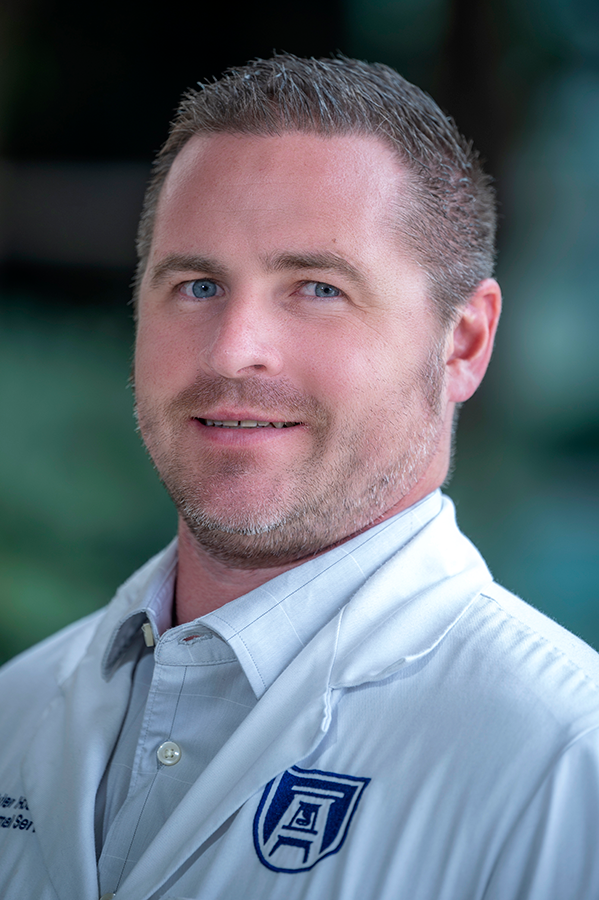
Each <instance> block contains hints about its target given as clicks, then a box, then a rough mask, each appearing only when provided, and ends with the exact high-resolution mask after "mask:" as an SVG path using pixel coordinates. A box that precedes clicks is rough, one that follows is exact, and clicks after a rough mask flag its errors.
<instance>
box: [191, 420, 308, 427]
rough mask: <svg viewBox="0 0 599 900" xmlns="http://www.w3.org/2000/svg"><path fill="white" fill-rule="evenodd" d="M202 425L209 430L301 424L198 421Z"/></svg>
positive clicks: (254, 421)
mask: <svg viewBox="0 0 599 900" xmlns="http://www.w3.org/2000/svg"><path fill="white" fill-rule="evenodd" d="M198 422H201V423H202V425H206V426H207V427H208V428H293V427H294V426H295V425H299V424H301V423H300V422H258V421H256V420H254V419H238V420H218V419H198Z"/></svg>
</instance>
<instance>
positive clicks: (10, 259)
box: [0, 0, 599, 659]
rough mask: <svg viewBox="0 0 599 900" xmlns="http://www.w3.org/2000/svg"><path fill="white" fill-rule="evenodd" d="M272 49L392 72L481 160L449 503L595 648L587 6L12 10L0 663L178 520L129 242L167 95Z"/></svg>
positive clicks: (597, 257)
mask: <svg viewBox="0 0 599 900" xmlns="http://www.w3.org/2000/svg"><path fill="white" fill-rule="evenodd" d="M273 49H276V50H288V51H291V52H294V53H298V54H300V55H313V56H320V55H328V54H329V53H331V52H333V51H336V50H341V51H342V52H344V53H347V54H349V55H353V56H358V57H361V58H364V59H369V60H378V61H381V62H386V63H389V64H391V65H393V66H395V67H396V68H398V69H399V71H400V72H402V74H404V75H405V76H406V77H408V78H410V79H411V80H414V81H416V82H417V83H418V84H420V85H421V86H422V87H424V88H425V89H426V90H428V91H429V92H430V93H431V94H432V95H433V96H434V97H435V99H436V100H437V101H438V102H439V103H440V105H441V106H442V107H443V108H444V109H446V110H447V111H448V112H450V113H451V114H452V115H453V116H454V118H455V119H456V120H457V122H458V124H459V125H460V127H461V129H462V130H463V131H464V132H465V133H466V134H467V136H468V137H470V138H472V139H473V140H474V143H475V144H476V146H477V147H478V148H479V149H480V151H481V154H482V156H483V157H484V158H485V159H486V161H487V167H488V169H489V170H490V171H491V173H492V174H493V175H494V177H495V179H496V182H497V188H498V194H499V199H500V203H501V233H500V262H499V267H498V276H499V278H500V281H501V282H502V286H503V289H504V295H505V312H504V316H503V319H502V323H501V326H500V333H499V338H498V342H497V349H496V355H495V358H494V361H493V363H492V366H491V369H490V372H489V374H488V376H487V379H486V381H485V384H484V385H483V387H482V389H481V390H480V392H479V394H478V395H477V396H476V397H475V398H474V399H473V400H471V401H470V402H469V403H468V404H467V405H466V407H465V408H464V410H463V412H462V417H461V423H460V430H459V437H458V452H457V459H456V470H455V474H454V477H453V480H452V482H451V485H450V487H449V493H450V494H451V496H452V497H453V498H454V500H455V501H456V504H457V508H458V519H459V522H460V524H461V526H462V528H463V530H464V531H465V532H466V533H467V534H468V535H469V536H470V537H471V538H472V539H473V540H474V541H475V542H476V543H477V544H478V546H479V547H480V549H481V550H482V551H483V553H484V554H485V556H486V558H487V561H488V563H489V565H490V567H491V569H492V571H493V573H494V575H495V576H496V578H497V579H498V580H500V581H502V582H503V583H504V584H505V585H506V586H507V587H508V588H510V589H512V590H514V591H516V592H517V593H519V594H520V595H521V596H523V597H524V598H525V599H526V600H528V601H529V602H531V603H533V604H534V605H535V606H537V607H539V608H540V609H542V610H544V611H546V612H547V613H549V614H550V615H552V616H553V617H554V618H556V619H558V621H560V622H562V623H563V624H565V625H566V626H567V627H569V628H570V629H571V630H573V631H574V632H576V633H577V634H579V635H581V636H582V637H584V638H585V639H586V640H587V641H589V642H590V643H591V644H593V645H594V646H595V647H598V648H599V611H598V603H597V600H598V599H599V598H598V587H597V585H598V583H599V514H598V500H599V465H598V461H599V459H598V458H599V353H598V352H597V349H596V345H597V335H598V333H599V303H598V299H599V298H598V293H599V291H598V287H597V283H598V274H599V272H598V267H599V6H598V4H597V3H596V2H595V0H592V2H589V0H542V2H541V0H479V2H475V0H387V2H383V0H371V2H365V0H345V2H341V0H337V2H329V0H321V2H319V3H318V4H317V3H316V2H313V0H307V2H304V3H302V4H301V5H300V4H297V5H294V4H291V5H290V6H288V7H287V11H286V12H283V11H282V10H281V8H280V4H279V3H274V2H272V0H269V2H265V3H261V4H259V6H256V5H251V6H250V5H248V6H247V8H246V9H245V11H244V10H243V9H241V10H240V12H239V13H236V14H235V17H233V16H232V14H231V10H230V9H228V8H226V7H224V6H223V8H222V9H221V10H219V9H212V11H211V20H210V27H208V26H207V24H206V22H205V20H204V16H203V13H202V8H201V7H199V6H198V8H197V10H196V11H195V12H190V11H189V9H188V8H185V10H184V8H183V7H180V8H179V7H178V6H177V3H176V2H175V3H174V4H171V5H170V6H169V7H168V10H163V11H162V12H161V13H160V19H159V20H157V19H156V18H154V17H152V16H150V15H149V13H148V11H147V5H146V4H145V3H144V4H143V5H142V3H141V0H135V2H129V3H127V2H125V3H123V2H122V0H121V2H119V3H117V2H116V0H106V2H105V3H103V4H102V6H101V7H98V6H95V7H94V6H90V7H88V8H87V11H86V10H85V9H83V8H82V7H81V6H80V4H79V3H75V2H74V0H55V2H50V0H4V3H3V5H2V6H1V7H0V204H1V210H2V218H1V219H0V261H1V262H2V267H3V276H2V283H1V287H0V376H1V378H0V415H1V422H2V441H1V444H0V513H1V518H0V539H1V540H0V658H1V659H7V658H9V657H10V656H12V655H13V654H14V653H16V652H18V651H20V650H22V649H24V648H25V647H27V646H29V645H30V644H32V643H34V642H35V641H37V640H39V639H40V638H42V637H44V636H45V635H47V634H49V633H51V632H52V631H54V630H56V629H57V628H59V627H61V626H62V625H64V624H67V623H68V622H70V621H72V620H73V619H75V618H78V617H79V616H81V615H84V614H85V613H87V612H89V611H91V610H93V609H95V608H97V607H98V606H100V605H102V604H104V603H106V602H107V601H108V600H109V599H110V597H111V596H112V594H113V592H114V590H115V588H116V587H117V585H118V584H119V583H120V582H121V581H122V580H124V579H125V578H126V577H127V576H128V575H129V574H130V572H131V571H132V570H133V569H134V568H135V567H137V566H138V565H141V564H142V563H143V562H144V560H145V559H146V558H147V557H148V556H149V555H150V554H151V553H154V552H155V551H157V550H158V549H160V547H161V546H162V545H163V544H164V543H165V542H166V541H168V540H169V539H170V537H171V536H172V534H173V533H174V527H175V516H174V513H173V511H172V509H171V506H170V502H169V500H168V498H167V497H166V495H165V494H164V492H163V489H162V488H161V487H160V485H159V483H158V481H157V479H156V477H155V475H154V473H153V471H152V468H151V465H150V463H149V462H148V460H147V458H146V456H145V453H144V451H143V449H142V447H141V444H140V442H139V439H138V437H137V435H136V434H135V431H134V423H133V418H132V413H131V407H132V400H131V394H130V390H129V387H128V379H129V371H130V365H131V347H132V339H133V328H132V320H131V310H130V307H129V305H128V300H129V282H130V279H131V274H132V270H133V266H134V252H133V240H134V232H135V223H136V219H137V216H138V213H139V208H140V204H141V198H142V194H143V189H144V184H145V180H146V178H147V174H148V169H149V164H150V161H151V159H152V156H153V154H154V153H155V151H156V150H157V149H158V147H159V146H160V144H161V142H162V140H163V139H164V137H165V135H166V125H167V122H168V120H169V118H170V117H171V115H172V111H173V109H174V108H175V106H176V104H177V101H178V98H179V96H180V94H181V92H182V91H183V90H184V89H185V88H186V87H188V86H190V85H193V84H194V83H195V82H197V81H198V80H200V79H205V78H209V77H212V76H214V75H218V74H219V73H220V72H221V71H222V70H223V69H224V68H225V67H227V66H230V65H235V64H239V63H243V62H244V61H245V60H246V59H248V58H251V57H254V56H269V55H270V54H271V53H272V51H273Z"/></svg>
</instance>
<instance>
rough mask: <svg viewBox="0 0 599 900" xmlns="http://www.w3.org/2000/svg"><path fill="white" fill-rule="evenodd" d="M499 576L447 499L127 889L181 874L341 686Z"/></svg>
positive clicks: (222, 756)
mask: <svg viewBox="0 0 599 900" xmlns="http://www.w3.org/2000/svg"><path fill="white" fill-rule="evenodd" d="M491 580H492V579H491V575H490V573H489V571H488V569H487V567H486V565H485V563H484V561H483V560H482V558H481V557H480V555H479V553H478V552H477V550H476V549H475V548H474V547H473V545H472V544H471V543H470V542H469V541H468V540H467V539H466V538H465V537H464V536H463V535H462V534H461V533H460V532H459V531H458V529H457V526H456V524H455V518H454V509H453V504H452V503H451V501H449V500H447V499H444V502H443V508H442V511H441V513H440V514H439V515H438V516H437V517H436V518H435V519H433V520H432V521H431V522H430V523H429V524H428V525H427V526H426V527H425V528H424V529H423V530H422V531H421V532H419V534H417V535H416V537H414V538H413V540H412V541H410V542H409V543H408V544H407V545H406V546H405V547H404V548H402V549H401V550H400V551H399V552H398V553H397V554H396V555H395V556H394V557H393V558H392V559H391V560H390V561H389V562H388V563H387V564H386V565H384V566H383V567H382V568H381V569H380V570H379V571H378V572H376V573H375V575H373V576H372V577H371V578H370V579H369V580H368V581H367V582H366V583H365V584H364V586H363V587H362V588H361V589H360V590H359V591H358V592H357V593H356V595H355V596H354V598H353V599H352V600H351V601H350V602H349V603H348V604H347V606H346V607H344V609H343V610H341V612H340V613H339V614H338V615H337V616H335V617H334V619H332V620H331V621H330V622H329V623H328V624H327V625H326V626H325V627H324V628H323V629H322V630H321V631H320V632H319V633H318V634H317V635H316V637H315V638H314V639H313V641H312V642H311V643H310V644H309V645H308V646H307V647H306V648H305V649H304V650H302V651H301V652H300V653H299V654H298V656H296V657H295V659H294V660H293V661H292V663H291V664H290V665H289V666H288V668H287V669H286V670H285V671H284V672H283V673H282V674H281V675H280V677H279V678H278V679H277V680H276V681H275V682H274V684H273V685H272V686H271V687H270V688H269V690H268V691H267V692H266V693H265V694H264V696H263V697H262V699H261V700H260V702H259V703H258V704H257V705H256V706H255V707H254V709H253V710H252V711H251V712H250V714H249V715H248V717H247V718H246V719H245V720H244V722H243V723H242V724H241V726H240V727H239V728H238V729H237V731H236V732H235V733H234V734H233V735H232V737H231V738H230V740H229V741H228V742H227V743H226V744H225V746H224V747H223V748H222V750H221V751H220V752H219V753H218V754H217V756H216V757H215V758H214V759H213V760H212V762H211V763H210V764H209V766H208V767H207V768H206V769H205V770H204V772H203V773H202V775H201V776H200V778H199V779H198V781H197V782H196V783H195V784H194V785H192V787H191V788H190V790H189V791H188V793H187V794H186V795H185V797H184V798H183V800H182V801H181V803H180V804H179V806H178V807H177V809H176V810H175V812H174V813H173V815H172V816H171V818H170V819H169V822H168V834H169V840H168V841H167V842H165V841H164V840H163V838H162V836H161V834H159V835H158V836H157V837H156V838H155V839H154V841H153V842H152V843H151V844H150V846H149V847H148V848H147V850H146V852H145V853H144V854H143V856H142V857H141V859H140V860H139V862H138V863H137V865H136V866H135V867H134V868H133V870H132V871H131V872H130V874H129V876H128V877H127V879H126V880H125V882H124V883H123V885H122V886H121V889H120V891H121V893H122V894H123V896H126V897H128V898H131V900H149V898H150V897H152V896H153V895H154V893H155V892H156V891H157V890H158V889H159V888H160V887H161V886H162V885H164V884H165V883H166V882H168V881H169V880H171V879H173V878H176V877H177V875H176V873H177V872H178V871H179V870H183V869H184V868H185V866H186V864H189V861H190V860H191V858H192V857H193V854H194V853H196V851H197V850H198V849H199V848H200V847H201V846H202V844H203V843H204V842H205V841H206V840H207V839H208V838H209V837H210V836H211V835H212V834H213V833H214V832H215V831H216V830H217V829H218V828H219V827H220V826H221V825H222V824H223V823H224V822H226V821H227V820H228V819H229V817H230V816H232V815H233V814H234V813H235V812H236V810H237V809H239V808H240V807H241V806H242V805H243V804H244V803H245V802H246V801H247V800H248V799H249V798H250V797H251V796H252V795H254V794H255V793H256V792H257V791H259V790H260V789H261V788H263V786H264V785H265V784H267V783H268V782H269V781H270V780H271V779H272V778H274V777H275V776H276V775H278V774H280V773H281V772H282V771H284V770H285V769H288V768H289V767H291V766H292V765H294V764H296V763H298V762H299V761H301V760H302V759H303V758H305V757H306V756H308V755H309V754H310V753H311V752H312V751H313V750H314V749H315V748H316V747H317V746H318V744H319V743H320V741H321V740H322V738H323V737H324V734H325V733H326V731H327V729H328V727H329V725H330V721H331V708H332V703H331V698H332V695H333V692H334V691H340V690H343V689H345V688H348V687H352V686H356V685H359V684H363V683H365V682H369V681H374V680H379V679H382V678H386V677H388V676H389V675H391V674H393V673H394V672H396V671H398V670H399V669H400V668H402V667H405V666H408V665H410V664H411V663H413V662H414V661H415V660H417V659H420V658H422V657H423V656H425V655H426V654H427V653H430V652H431V651H432V650H433V649H434V648H435V647H436V646H437V645H438V644H439V643H440V642H441V641H442V639H443V637H444V636H445V635H446V634H447V633H448V632H449V631H450V630H451V628H452V627H453V626H454V625H455V624H456V622H457V621H458V620H459V619H460V618H461V616H462V615H463V614H464V612H465V611H466V609H467V608H468V606H469V605H470V604H471V603H472V602H473V600H474V599H475V597H476V596H477V595H478V593H479V592H480V590H481V589H482V588H484V586H485V585H487V584H488V583H489V582H490V581H491ZM290 698H293V702H290ZM200 810H201V813H199V811H200ZM171 883H172V882H171Z"/></svg>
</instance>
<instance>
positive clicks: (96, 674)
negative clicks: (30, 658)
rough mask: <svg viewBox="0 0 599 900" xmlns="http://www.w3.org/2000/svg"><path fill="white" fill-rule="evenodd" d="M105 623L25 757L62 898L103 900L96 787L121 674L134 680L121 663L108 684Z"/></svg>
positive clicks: (115, 728) (117, 706) (34, 808)
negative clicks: (104, 670)
mask: <svg viewBox="0 0 599 900" xmlns="http://www.w3.org/2000/svg"><path fill="white" fill-rule="evenodd" d="M103 626H104V623H103V622H101V624H100V627H99V629H98V631H97V632H96V635H95V637H94V638H93V639H92V643H91V646H90V649H89V650H88V652H87V653H86V654H85V655H84V656H83V658H82V659H81V661H80V662H79V663H78V665H77V666H76V667H75V668H74V670H73V671H72V672H70V673H69V674H68V675H67V676H66V678H65V680H64V681H62V683H61V693H60V694H59V695H58V696H57V697H55V699H54V700H53V701H52V702H51V703H50V705H49V706H48V708H47V709H46V710H45V713H44V716H43V718H42V721H41V723H40V726H39V729H38V731H37V734H36V736H35V739H34V740H33V741H32V745H31V747H30V749H29V750H28V752H27V754H26V756H25V758H24V761H23V768H22V774H23V782H24V784H25V790H26V796H27V800H28V802H29V807H30V810H31V814H32V816H33V820H34V823H35V828H36V835H37V838H38V840H39V842H40V845H41V850H42V855H43V857H44V861H45V864H46V867H47V869H48V874H49V876H50V880H51V881H52V883H53V885H54V888H55V890H56V892H57V894H58V895H59V896H60V897H61V900H97V897H98V888H97V884H98V882H97V872H96V852H95V835H94V808H95V799H96V792H97V789H98V785H99V783H100V780H101V778H102V775H103V774H104V769H105V767H106V764H107V762H108V758H109V756H110V753H111V751H112V748H113V746H114V743H115V741H116V738H117V735H118V732H119V728H120V726H121V723H122V720H123V717H124V715H125V712H126V707H127V702H128V698H129V689H128V687H126V686H125V685H124V684H123V680H130V678H131V672H130V666H128V665H124V666H122V667H120V668H119V669H117V671H116V672H115V673H114V675H113V677H112V679H111V680H110V682H106V681H105V680H104V679H103V678H102V677H101V655H102V651H103V650H104V647H105V645H106V638H105V637H104V636H103V634H102V632H103V630H104V628H103ZM91 736H93V739H91V740H90V737H91Z"/></svg>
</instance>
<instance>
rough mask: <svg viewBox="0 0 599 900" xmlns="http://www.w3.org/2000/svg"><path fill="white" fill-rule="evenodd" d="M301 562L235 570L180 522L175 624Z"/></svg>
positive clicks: (406, 501)
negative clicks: (211, 553)
mask: <svg viewBox="0 0 599 900" xmlns="http://www.w3.org/2000/svg"><path fill="white" fill-rule="evenodd" d="M436 487H438V484H433V485H428V486H427V489H426V490H423V491H419V492H418V496H414V495H413V493H412V492H410V494H409V495H408V496H406V497H404V498H403V500H402V501H401V502H400V503H398V504H396V505H395V506H393V507H392V508H391V509H389V510H387V511H386V512H385V513H383V514H382V515H380V516H378V517H377V518H376V519H375V520H374V521H372V522H369V523H368V524H367V525H365V526H364V528H362V529H360V530H359V531H356V532H353V533H352V534H349V535H347V537H344V538H343V539H342V540H340V541H338V542H337V543H336V544H334V545H333V546H338V545H339V544H342V543H345V541H349V540H350V539H351V538H352V537H355V536H356V535H357V534H361V533H362V532H363V531H367V530H368V529H369V528H373V527H374V526H375V525H378V524H379V523H381V522H384V521H385V519H389V518H391V516H394V515H397V514H398V513H400V512H403V511H404V510H406V509H408V508H409V507H410V506H413V505H414V504H415V503H417V502H418V501H419V500H422V499H423V498H424V497H425V496H427V494H429V493H431V491H433V490H434V489H435V488H436ZM330 549H331V547H323V549H322V551H321V553H319V554H316V555H317V556H320V555H321V554H322V553H326V552H327V551H328V550H330ZM310 558H312V557H310ZM304 562H306V560H305V559H298V560H294V561H292V562H287V563H284V564H282V565H278V566H269V567H264V568H257V569H248V568H238V567H235V566H233V565H231V564H228V563H225V562H222V561H221V560H218V559H215V558H214V557H213V556H211V555H210V554H209V553H207V552H206V551H205V550H204V548H203V547H201V546H200V544H198V542H197V541H196V539H195V538H194V537H193V535H192V534H191V532H190V531H189V529H188V527H187V525H186V524H185V522H183V521H182V520H180V521H179V561H178V568H177V586H176V597H175V604H176V624H177V625H181V624H182V623H184V622H191V621H193V619H197V618H199V617H200V616H203V615H206V613H209V612H212V611H213V610H215V609H219V608H220V607H221V606H224V605H225V603H228V602H229V601H230V600H236V599H237V598H238V597H242V596H243V595H244V594H247V593H249V592H250V591H253V590H254V589H255V588H258V587H261V586H262V585H263V584H266V582H267V581H270V580H271V579H273V578H276V577H277V575H281V574H282V573H283V572H288V571H289V569H293V568H295V567H296V566H299V565H301V564H302V563H304Z"/></svg>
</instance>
